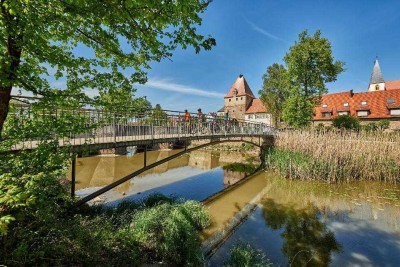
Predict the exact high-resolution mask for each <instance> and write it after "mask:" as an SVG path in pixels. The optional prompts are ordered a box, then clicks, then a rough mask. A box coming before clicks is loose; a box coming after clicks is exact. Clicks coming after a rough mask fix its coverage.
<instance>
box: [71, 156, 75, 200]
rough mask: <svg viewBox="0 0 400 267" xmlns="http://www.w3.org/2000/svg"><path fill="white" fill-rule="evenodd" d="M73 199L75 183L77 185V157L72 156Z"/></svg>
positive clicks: (72, 196)
mask: <svg viewBox="0 0 400 267" xmlns="http://www.w3.org/2000/svg"><path fill="white" fill-rule="evenodd" d="M71 172H72V173H71V198H74V197H75V183H76V155H75V154H74V155H73V156H72V170H71Z"/></svg>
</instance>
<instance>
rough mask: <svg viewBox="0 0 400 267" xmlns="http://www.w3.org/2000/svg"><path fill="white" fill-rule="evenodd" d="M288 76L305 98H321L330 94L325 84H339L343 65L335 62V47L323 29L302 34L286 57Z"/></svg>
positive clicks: (340, 62)
mask: <svg viewBox="0 0 400 267" xmlns="http://www.w3.org/2000/svg"><path fill="white" fill-rule="evenodd" d="M284 61H285V63H286V65H287V70H288V76H289V79H290V81H291V82H292V83H293V85H294V86H296V87H298V88H300V92H301V95H303V96H305V97H313V96H321V95H322V94H324V93H326V92H327V89H326V87H325V83H327V82H334V81H336V78H337V76H338V75H339V74H340V73H341V72H343V70H344V68H343V67H344V63H343V62H342V61H334V59H333V56H332V47H331V44H330V42H329V40H328V39H327V38H323V37H321V32H320V30H317V31H316V32H315V33H314V35H313V36H310V35H308V32H307V30H305V31H303V32H301V33H300V34H299V40H298V42H296V43H295V44H294V45H293V46H291V47H290V49H289V52H288V53H287V54H286V55H285V57H284Z"/></svg>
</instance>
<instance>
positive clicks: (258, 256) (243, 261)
mask: <svg viewBox="0 0 400 267" xmlns="http://www.w3.org/2000/svg"><path fill="white" fill-rule="evenodd" d="M224 266H225V267H271V266H272V263H270V262H269V260H268V259H267V258H266V257H265V254H264V253H262V252H261V251H260V250H257V249H255V248H253V247H252V246H251V245H250V244H246V243H242V242H238V243H236V244H234V245H233V246H232V248H231V250H230V258H229V260H228V261H227V262H226V263H225V264H224Z"/></svg>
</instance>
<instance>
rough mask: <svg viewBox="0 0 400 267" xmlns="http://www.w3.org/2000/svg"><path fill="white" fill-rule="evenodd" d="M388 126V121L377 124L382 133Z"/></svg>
mask: <svg viewBox="0 0 400 267" xmlns="http://www.w3.org/2000/svg"><path fill="white" fill-rule="evenodd" d="M389 126H390V121H389V120H381V121H379V122H378V127H379V128H380V129H381V130H382V131H383V130H385V129H388V128H389Z"/></svg>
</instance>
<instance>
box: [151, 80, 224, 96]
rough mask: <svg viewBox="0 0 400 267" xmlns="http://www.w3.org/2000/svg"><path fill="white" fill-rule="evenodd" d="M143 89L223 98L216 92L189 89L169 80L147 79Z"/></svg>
mask: <svg viewBox="0 0 400 267" xmlns="http://www.w3.org/2000/svg"><path fill="white" fill-rule="evenodd" d="M143 86H144V87H150V88H154V89H159V90H164V91H173V92H178V93H182V94H187V95H197V96H203V97H211V98H215V97H222V98H223V97H224V96H225V95H224V94H221V93H218V92H211V91H206V90H203V89H198V88H194V87H190V86H187V85H182V84H178V83H173V82H171V81H169V80H165V79H164V80H158V79H149V80H148V82H147V83H146V84H145V85H143Z"/></svg>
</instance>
